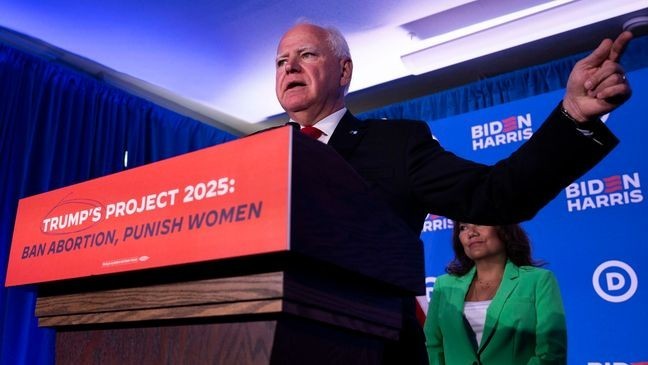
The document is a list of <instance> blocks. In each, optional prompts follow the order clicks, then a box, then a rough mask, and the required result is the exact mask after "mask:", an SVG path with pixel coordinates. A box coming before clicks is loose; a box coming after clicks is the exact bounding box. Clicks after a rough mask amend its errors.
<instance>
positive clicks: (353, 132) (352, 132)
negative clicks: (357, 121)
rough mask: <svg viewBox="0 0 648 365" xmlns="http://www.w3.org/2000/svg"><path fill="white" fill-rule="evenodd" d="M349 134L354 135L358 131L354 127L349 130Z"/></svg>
mask: <svg viewBox="0 0 648 365" xmlns="http://www.w3.org/2000/svg"><path fill="white" fill-rule="evenodd" d="M349 134H352V135H356V134H358V131H357V130H355V129H354V130H352V131H349Z"/></svg>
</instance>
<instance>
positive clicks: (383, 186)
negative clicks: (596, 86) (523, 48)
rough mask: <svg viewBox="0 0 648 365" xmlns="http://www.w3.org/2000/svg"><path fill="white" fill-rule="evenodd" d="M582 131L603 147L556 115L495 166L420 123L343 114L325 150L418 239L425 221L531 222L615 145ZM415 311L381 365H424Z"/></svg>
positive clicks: (598, 131)
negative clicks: (458, 151)
mask: <svg viewBox="0 0 648 365" xmlns="http://www.w3.org/2000/svg"><path fill="white" fill-rule="evenodd" d="M588 127H589V128H591V129H592V130H593V132H594V135H595V137H596V140H597V141H599V142H602V144H599V143H597V142H596V141H595V140H594V139H592V138H590V137H586V136H584V135H583V134H582V133H581V132H579V131H578V130H577V129H576V127H575V126H574V123H573V122H572V121H571V120H569V119H568V118H566V117H565V116H563V115H562V114H561V113H560V111H559V108H556V110H554V111H553V112H552V114H551V115H550V116H549V118H548V119H547V120H546V121H545V122H544V123H543V125H542V126H541V127H540V128H539V129H538V130H537V131H536V132H535V133H534V134H533V136H532V137H531V139H530V140H528V141H527V142H525V143H524V144H523V145H522V146H521V147H520V148H519V149H518V150H517V151H516V152H515V153H513V154H512V155H511V156H510V157H509V158H507V159H504V160H502V161H500V162H499V163H497V164H495V165H494V166H486V165H483V164H479V163H475V162H472V161H468V160H465V159H462V158H460V157H457V156H456V155H454V154H453V153H451V152H448V151H446V150H444V149H443V148H442V147H441V145H440V144H439V143H438V142H437V141H436V140H434V139H433V138H432V135H431V133H430V130H429V128H428V126H427V124H426V123H424V122H422V121H411V120H364V121H361V120H359V119H357V118H355V117H354V116H353V115H352V114H351V113H349V112H347V113H346V114H345V115H344V116H343V118H342V119H341V120H340V123H339V124H338V126H337V127H336V129H335V131H334V132H333V135H332V136H331V138H330V139H329V142H328V144H329V146H331V147H333V148H334V149H335V150H336V151H337V152H338V153H339V154H340V155H342V157H343V158H344V159H345V160H346V161H347V162H348V163H349V164H350V165H351V166H352V167H353V168H354V169H355V170H356V171H357V172H358V173H359V174H360V176H362V177H363V178H364V180H365V181H366V182H367V183H368V184H369V187H370V189H371V190H372V191H373V193H374V194H375V195H377V196H379V197H380V198H381V199H382V200H384V201H385V202H387V203H388V204H389V206H390V207H391V209H392V210H393V211H394V213H395V214H396V215H397V216H398V217H400V218H401V219H402V220H403V221H404V222H405V223H406V224H407V225H408V226H409V227H410V228H411V229H412V231H413V232H414V233H415V234H416V235H419V234H420V232H421V229H422V228H423V221H424V220H425V217H426V214H427V213H434V214H438V215H443V216H446V217H448V218H452V219H456V220H460V221H464V222H471V223H480V224H488V225H501V224H507V223H513V222H520V221H524V220H527V219H530V218H532V217H533V216H534V215H535V214H536V213H537V212H538V210H540V208H542V207H543V206H544V205H546V204H547V203H548V202H549V201H550V200H551V199H553V198H554V197H555V196H556V195H557V194H558V193H559V192H560V191H561V190H562V189H563V188H565V187H566V186H567V185H568V184H570V183H571V182H573V181H574V180H575V179H577V178H578V177H580V176H581V175H582V174H584V173H585V172H586V171H588V170H589V169H590V168H592V167H593V166H594V165H596V163H598V162H599V161H600V160H601V159H602V158H603V157H604V156H605V155H606V154H607V153H609V152H610V151H611V150H612V148H613V147H614V146H615V145H616V144H617V143H618V140H617V139H616V137H614V135H612V133H611V132H610V131H609V130H608V129H607V127H605V125H604V124H603V123H601V122H595V123H591V125H589V126H588ZM448 244H449V243H448ZM423 279H424V278H421V281H423ZM415 310H416V307H415V302H414V300H413V298H412V300H404V301H403V328H402V331H401V335H400V341H399V343H396V344H390V345H388V346H387V348H386V350H385V363H387V364H392V363H393V364H424V363H427V355H426V352H425V346H424V345H425V344H424V343H425V338H424V335H423V330H422V328H421V326H420V325H419V324H418V322H417V320H416V316H415Z"/></svg>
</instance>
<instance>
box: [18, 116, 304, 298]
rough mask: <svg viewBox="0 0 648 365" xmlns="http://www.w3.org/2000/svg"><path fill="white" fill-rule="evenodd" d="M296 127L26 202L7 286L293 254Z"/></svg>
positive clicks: (21, 209) (23, 201)
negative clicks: (292, 173) (293, 130)
mask: <svg viewBox="0 0 648 365" xmlns="http://www.w3.org/2000/svg"><path fill="white" fill-rule="evenodd" d="M291 138H292V134H291V129H290V127H286V128H279V129H276V130H272V131H269V132H266V133H263V134H259V135H255V136H251V137H247V138H243V139H240V140H237V141H233V142H229V143H225V144H222V145H219V146H214V147H211V148H206V149H203V150H200V151H196V152H192V153H188V154H184V155H182V156H178V157H174V158H170V159H166V160H163V161H159V162H156V163H152V164H149V165H146V166H142V167H138V168H134V169H131V170H126V171H123V172H120V173H116V174H113V175H109V176H104V177H101V178H98V179H93V180H89V181H86V182H83V183H80V184H76V185H71V186H68V187H65V188H61V189H57V190H53V191H50V192H47V193H43V194H39V195H35V196H32V197H28V198H24V199H21V200H20V202H19V204H18V212H17V216H16V223H15V228H14V236H13V241H12V246H11V253H10V257H9V265H8V270H7V279H6V285H7V286H14V285H21V284H31V283H40V282H47V281H54V280H61V279H70V278H78V277H84V276H91V275H101V274H108V273H116V272H123V271H130V270H139V269H145V268H155V267H162V266H168V265H174V264H183V263H192V262H199V261H208V260H214V259H222V258H230V257H238V256H245V255H251V254H258V253H268V252H275V251H283V250H287V249H288V248H289V247H288V245H289V237H288V236H289V234H288V232H289V231H290V227H289V224H290V223H289V222H290V220H289V214H290V212H289V207H290V204H289V203H290V202H289V201H288V200H289V199H290V198H289V191H290V181H291V179H290V176H289V175H290V168H289V167H290V166H289V165H290V161H291V159H290V152H291V151H289V149H290V146H291V143H290V139H291Z"/></svg>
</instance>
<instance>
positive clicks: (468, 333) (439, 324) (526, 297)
mask: <svg viewBox="0 0 648 365" xmlns="http://www.w3.org/2000/svg"><path fill="white" fill-rule="evenodd" d="M474 276H475V268H474V267H473V268H472V270H471V271H470V272H468V273H467V274H466V275H463V276H454V275H447V274H446V275H442V276H439V277H438V278H437V280H436V282H435V284H434V291H433V293H432V299H431V301H430V305H429V308H428V313H427V319H426V321H425V328H424V330H425V337H426V346H427V351H428V357H429V359H430V364H431V365H436V364H448V365H463V364H465V365H472V364H483V365H524V364H566V363H567V359H566V356H567V329H566V325H565V311H564V309H563V304H562V298H561V296H560V289H559V287H558V282H557V281H556V278H555V277H554V275H553V273H551V271H549V270H545V269H541V268H536V267H531V266H523V267H518V266H516V265H515V264H513V263H512V262H510V261H509V262H507V263H506V268H505V269H504V276H503V277H502V282H501V284H500V287H499V289H498V290H497V293H496V294H495V297H494V298H493V301H492V302H491V304H490V306H489V307H488V310H487V312H486V323H485V326H484V333H483V336H482V340H481V344H479V346H476V345H475V337H474V334H473V332H472V329H471V328H470V325H469V324H468V322H467V321H466V320H465V319H464V316H463V307H464V298H465V297H466V293H467V292H468V287H469V286H470V283H471V282H472V280H473V277H474Z"/></svg>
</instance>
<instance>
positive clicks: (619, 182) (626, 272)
mask: <svg viewBox="0 0 648 365" xmlns="http://www.w3.org/2000/svg"><path fill="white" fill-rule="evenodd" d="M628 77H629V78H630V80H631V82H632V85H633V90H634V94H633V97H632V98H631V99H630V101H629V102H628V103H626V104H625V105H623V106H622V107H621V108H619V109H618V110H616V111H614V112H613V113H611V114H610V115H609V116H608V117H607V119H606V123H607V124H608V126H609V127H610V128H611V129H612V130H613V132H614V133H615V134H616V135H617V136H618V137H619V139H620V140H621V144H620V145H619V146H618V147H617V148H616V149H615V150H614V151H613V152H612V153H611V154H610V155H609V156H607V157H606V158H605V159H604V160H603V162H602V163H600V164H599V165H597V166H596V167H595V168H594V169H593V170H591V171H590V172H589V173H587V174H586V175H585V176H583V177H582V178H581V179H579V180H578V181H577V182H575V183H574V184H572V185H570V186H569V187H568V188H567V189H565V190H564V191H563V192H562V193H561V194H560V195H559V196H558V197H556V198H555V199H554V200H553V201H552V202H551V203H550V204H549V205H548V206H547V207H545V208H544V209H543V210H542V211H541V212H540V213H539V214H538V215H537V216H536V217H535V218H534V219H533V220H531V221H529V222H526V223H524V224H523V226H524V228H525V229H526V230H527V232H528V233H529V235H530V237H531V240H532V243H533V248H534V257H535V258H539V259H543V260H545V261H547V262H548V263H549V265H548V266H547V268H549V269H551V270H552V271H553V272H554V273H555V274H556V276H557V278H558V281H559V283H560V286H561V291H562V294H563V299H564V302H565V310H566V315H567V326H568V336H569V337H568V340H569V354H568V357H569V364H592V365H594V364H599V363H600V364H607V363H609V364H615V365H616V364H619V365H620V364H624V363H626V364H630V363H632V362H638V361H642V360H643V361H647V360H648V348H647V347H646V337H645V332H644V329H645V328H646V327H648V311H647V310H646V303H648V295H647V294H646V290H645V288H644V287H643V286H642V285H641V284H642V283H641V281H642V280H644V279H645V278H646V276H645V275H646V272H645V271H646V268H647V265H646V262H647V260H648V247H647V245H646V243H647V240H646V235H645V229H646V226H647V224H648V219H647V217H648V205H647V204H646V202H645V198H646V189H644V187H643V186H642V180H643V179H648V158H647V157H646V156H647V154H646V147H645V146H646V136H647V135H648V124H647V122H648V118H647V117H646V116H647V115H648V105H646V101H648V69H641V70H637V71H634V72H630V73H628ZM563 93H564V91H563V90H556V91H553V92H549V93H545V94H541V95H537V96H533V97H529V98H525V99H521V100H517V101H513V102H509V103H505V104H500V105H497V106H494V107H490V108H485V109H481V110H478V111H474V112H471V113H466V114H462V115H458V116H454V117H450V118H446V119H441V120H436V121H433V122H428V123H429V125H430V128H431V129H432V132H433V133H434V135H435V136H436V137H437V138H438V139H439V140H440V141H441V143H442V144H443V145H444V147H446V148H447V149H449V150H451V151H453V152H456V153H457V154H458V155H460V156H462V157H465V158H469V159H472V160H476V161H480V162H485V163H493V162H496V161H497V160H499V159H501V158H503V157H506V156H508V155H509V154H510V153H511V152H513V151H514V150H515V149H516V148H518V147H519V146H520V144H521V143H522V142H523V141H524V140H525V139H528V138H529V137H530V135H531V133H532V132H533V131H535V130H536V129H537V128H538V127H539V126H540V124H541V123H542V122H543V120H544V119H545V118H546V117H547V115H548V113H549V112H550V111H551V110H552V109H553V108H554V107H555V106H556V104H557V103H558V101H559V100H560V99H561V98H562V95H563ZM647 181H648V180H647ZM451 233H452V222H450V221H449V220H447V219H445V218H444V217H438V216H428V218H427V220H426V225H425V228H424V230H423V234H422V238H423V240H424V243H425V253H426V272H427V275H428V277H427V279H426V282H427V283H428V284H427V286H428V288H429V289H432V288H433V281H434V278H435V277H436V276H438V275H441V274H443V273H444V268H445V266H446V265H447V263H448V262H449V261H450V260H451V259H452V250H451V244H450V242H451ZM429 292H430V290H428V293H429Z"/></svg>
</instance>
